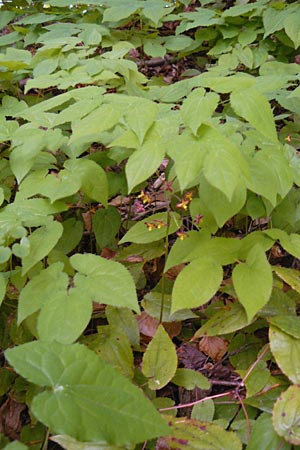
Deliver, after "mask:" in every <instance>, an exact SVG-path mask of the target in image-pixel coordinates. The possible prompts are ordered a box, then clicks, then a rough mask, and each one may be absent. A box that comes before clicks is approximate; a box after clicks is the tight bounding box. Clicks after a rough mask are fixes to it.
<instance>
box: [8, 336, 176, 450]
mask: <svg viewBox="0 0 300 450" xmlns="http://www.w3.org/2000/svg"><path fill="white" fill-rule="evenodd" d="M5 356H6V358H7V360H8V362H9V363H10V364H11V365H12V366H13V367H14V369H15V370H16V371H17V373H19V374H20V375H22V376H23V377H24V378H26V379H27V380H28V381H30V382H32V383H35V384H37V385H39V386H46V387H49V388H50V389H49V390H47V391H44V392H42V393H39V394H37V395H36V396H35V397H34V399H33V400H32V403H31V410H32V413H33V414H34V415H35V417H36V418H37V419H38V420H39V421H40V422H42V423H44V424H45V425H47V426H48V427H49V428H50V430H51V432H52V433H61V434H67V435H69V436H71V437H73V438H75V439H77V440H79V441H83V442H85V441H96V442H97V441H104V442H107V443H109V444H112V445H120V446H124V445H126V444H128V443H132V444H135V443H139V442H143V441H145V440H148V439H152V438H155V437H158V436H161V435H165V434H167V433H168V426H167V424H166V422H165V421H164V420H163V419H162V418H161V417H160V415H159V414H158V412H157V411H156V410H155V408H154V406H153V405H152V404H151V402H150V401H149V400H147V399H146V397H145V396H144V394H143V393H142V392H141V391H140V390H139V389H138V388H137V387H136V386H134V385H133V384H132V383H131V382H130V381H129V380H128V379H127V378H125V377H124V376H122V375H121V374H120V373H118V372H117V371H116V370H115V369H113V368H112V367H111V366H110V365H108V364H107V363H105V362H104V361H103V360H102V359H101V358H100V357H99V356H98V355H96V354H95V353H94V352H93V351H91V350H89V349H88V348H86V347H84V346H83V345H80V344H71V345H63V344H60V343H58V342H52V343H51V345H49V343H48V342H42V341H34V342H30V343H27V344H23V345H21V346H19V347H15V348H13V349H9V350H7V351H6V352H5ZM112 418H113V420H112ZM116 425H117V426H116Z"/></svg>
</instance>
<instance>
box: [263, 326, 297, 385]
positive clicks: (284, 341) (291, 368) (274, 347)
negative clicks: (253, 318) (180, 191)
mask: <svg viewBox="0 0 300 450" xmlns="http://www.w3.org/2000/svg"><path fill="white" fill-rule="evenodd" d="M269 339H270V346H271V352H272V353H273V355H274V358H275V360H276V363H277V364H278V366H279V367H280V369H281V370H282V371H283V373H285V375H286V376H287V377H288V378H289V379H290V380H291V381H292V383H295V384H297V383H299V382H300V339H297V338H295V337H293V336H291V335H290V334H287V333H284V332H283V331H282V330H280V329H279V328H277V327H275V326H273V325H271V326H270V330H269Z"/></svg>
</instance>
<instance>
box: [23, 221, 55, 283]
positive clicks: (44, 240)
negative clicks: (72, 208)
mask: <svg viewBox="0 0 300 450" xmlns="http://www.w3.org/2000/svg"><path fill="white" fill-rule="evenodd" d="M62 233H63V227H62V225H61V223H59V222H56V221H53V222H50V223H48V224H47V225H45V226H43V227H40V228H38V229H37V230H35V231H34V232H33V233H32V234H31V235H30V236H29V237H28V240H29V244H30V253H29V255H27V256H25V257H24V258H23V259H22V275H25V274H26V273H27V272H28V270H29V269H31V268H32V267H33V266H34V265H35V264H36V263H37V262H39V261H40V260H41V259H43V258H45V256H47V255H48V253H49V252H50V251H51V250H52V249H53V247H55V245H56V244H57V242H58V240H59V238H60V237H61V235H62Z"/></svg>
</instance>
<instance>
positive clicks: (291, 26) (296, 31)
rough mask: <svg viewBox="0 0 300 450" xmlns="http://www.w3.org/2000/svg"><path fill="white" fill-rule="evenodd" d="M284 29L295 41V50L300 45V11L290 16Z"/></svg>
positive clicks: (285, 21)
mask: <svg viewBox="0 0 300 450" xmlns="http://www.w3.org/2000/svg"><path fill="white" fill-rule="evenodd" d="M284 29H285V32H286V34H287V35H288V37H289V38H290V39H291V40H292V41H293V43H294V46H295V49H297V48H298V47H299V45H300V10H299V9H298V11H297V13H293V14H290V15H289V16H288V17H287V18H286V19H285V20H284Z"/></svg>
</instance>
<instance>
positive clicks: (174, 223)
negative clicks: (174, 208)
mask: <svg viewBox="0 0 300 450" xmlns="http://www.w3.org/2000/svg"><path fill="white" fill-rule="evenodd" d="M169 218H170V224H169V227H168V228H167V225H168V214H167V213H165V212H163V213H157V214H153V215H152V216H149V217H147V218H146V219H144V220H141V221H140V222H138V223H136V224H134V225H133V227H132V228H130V230H129V231H127V233H126V234H125V236H123V237H122V239H121V240H120V242H119V244H124V243H125V242H135V243H136V244H148V243H149V242H155V241H159V240H160V239H163V238H164V237H166V235H167V234H172V233H175V231H177V230H178V229H179V228H180V225H181V222H180V216H179V214H177V213H174V212H171V213H170V214H169ZM152 226H153V227H154V228H152Z"/></svg>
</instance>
